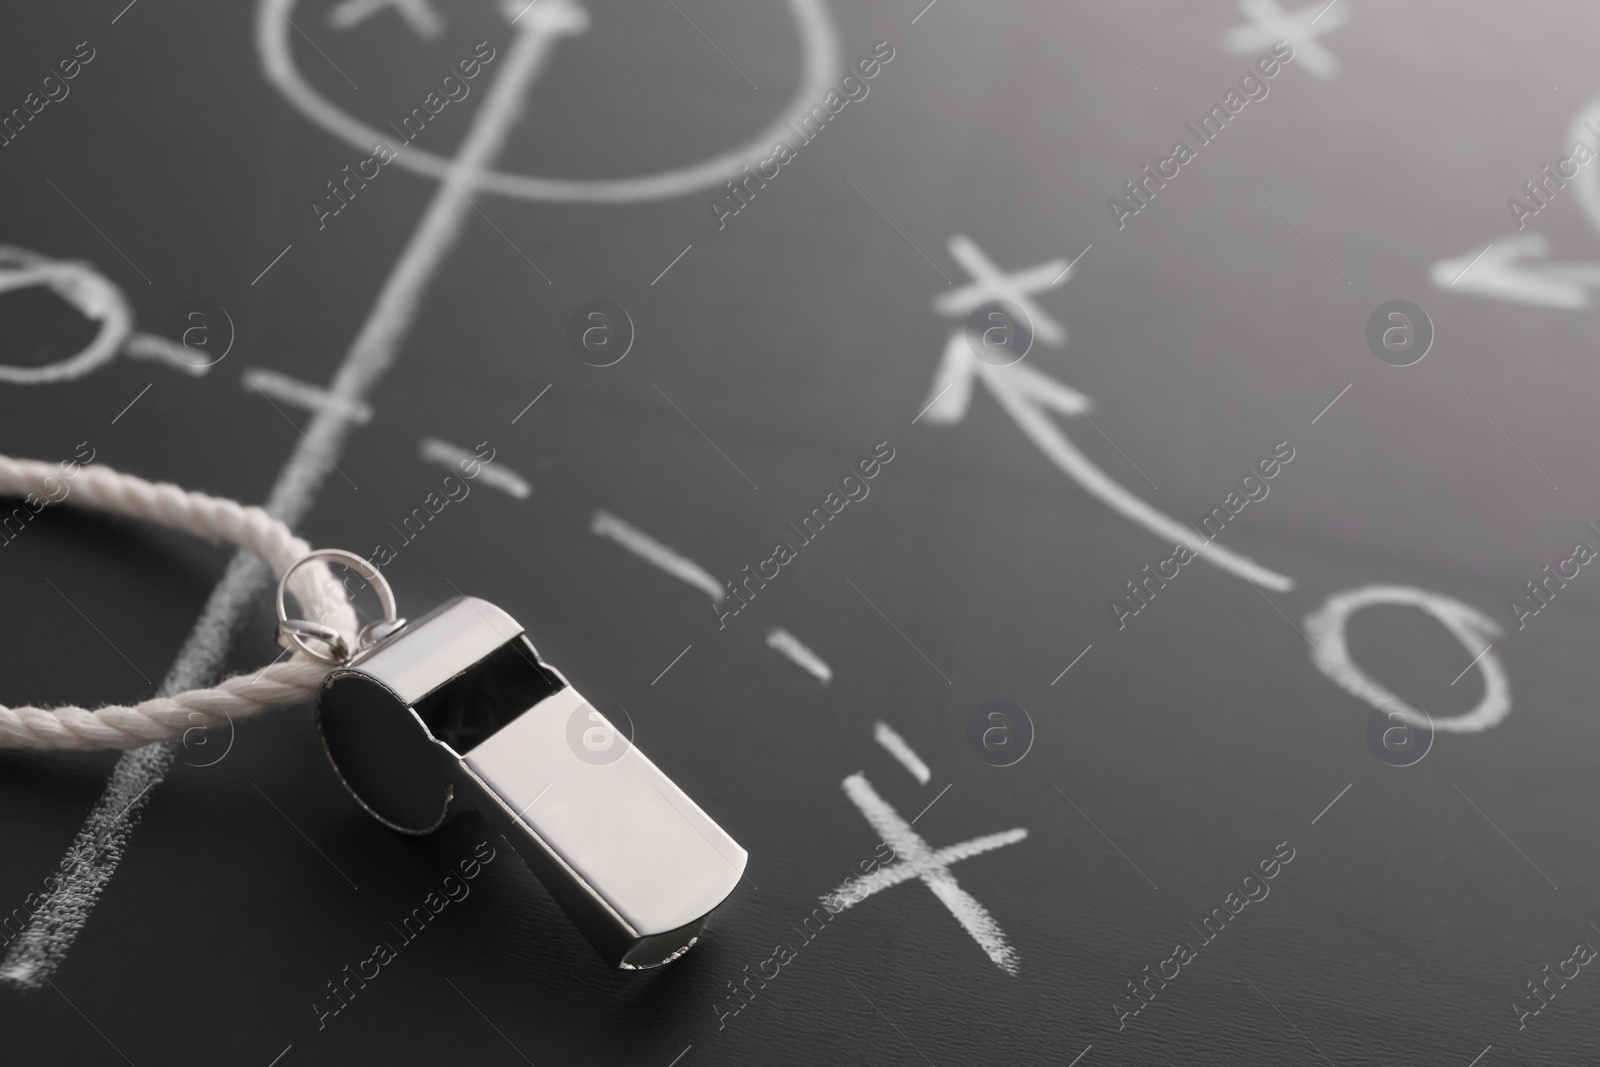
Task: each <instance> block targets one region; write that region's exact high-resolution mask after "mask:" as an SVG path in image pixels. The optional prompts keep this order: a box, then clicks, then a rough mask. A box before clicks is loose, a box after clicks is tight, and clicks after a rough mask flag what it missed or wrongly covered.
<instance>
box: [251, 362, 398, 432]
mask: <svg viewBox="0 0 1600 1067" xmlns="http://www.w3.org/2000/svg"><path fill="white" fill-rule="evenodd" d="M239 384H240V385H242V386H244V387H245V388H246V389H251V390H254V391H255V392H258V393H260V394H262V395H263V396H270V397H272V398H273V399H275V400H281V401H283V402H284V403H285V404H293V405H294V406H295V407H299V408H305V409H306V410H307V411H323V410H325V409H327V408H330V407H331V408H335V409H337V410H338V411H339V412H340V413H341V414H343V415H344V416H345V417H346V418H348V419H349V420H350V421H351V422H353V423H355V424H356V425H357V426H365V425H366V424H367V423H369V422H371V421H372V405H371V404H368V403H367V402H366V401H364V400H363V401H359V402H357V403H353V404H352V403H350V402H349V401H347V400H344V399H341V398H340V397H337V396H334V395H333V394H332V393H330V392H329V391H328V390H326V389H324V388H322V387H321V386H320V385H312V384H311V383H309V382H302V381H300V380H299V379H298V378H291V377H289V376H288V375H287V374H279V373H278V372H277V371H275V370H266V369H263V368H261V367H251V368H249V369H248V370H246V371H245V372H244V374H243V375H241V376H240V379H239Z"/></svg>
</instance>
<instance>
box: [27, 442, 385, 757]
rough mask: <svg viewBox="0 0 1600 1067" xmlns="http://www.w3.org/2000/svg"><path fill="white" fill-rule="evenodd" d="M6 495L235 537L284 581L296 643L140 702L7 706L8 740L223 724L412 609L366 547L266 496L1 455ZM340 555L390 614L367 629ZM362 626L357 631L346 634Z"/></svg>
mask: <svg viewBox="0 0 1600 1067" xmlns="http://www.w3.org/2000/svg"><path fill="white" fill-rule="evenodd" d="M0 497H23V498H24V500H25V502H26V505H27V507H28V509H29V510H30V511H33V512H35V513H37V512H39V511H42V510H44V507H45V505H46V504H51V503H66V502H69V501H70V502H71V503H74V504H78V505H81V506H84V507H92V508H98V509H100V510H101V511H108V512H111V513H113V514H117V515H125V516H127V517H129V518H134V519H142V520H144V521H146V522H153V523H156V524H158V525H161V526H167V527H170V528H172V529H174V530H181V531H183V532H184V533H189V534H193V535H195V536H196V537H203V538H207V539H208V540H213V541H228V542H231V543H233V544H235V545H238V546H239V547H240V548H242V549H244V550H246V551H247V552H250V553H252V554H253V555H255V556H257V557H259V558H260V559H261V560H262V561H263V562H265V563H266V564H267V566H268V567H270V568H271V569H272V573H273V574H274V575H275V576H276V577H277V578H278V579H279V582H278V601H277V606H278V620H279V624H278V640H279V643H280V644H282V645H283V646H284V648H285V649H286V650H287V651H288V652H290V653H291V654H290V655H289V656H288V657H287V658H284V657H280V658H279V659H278V660H276V661H274V662H272V663H270V664H268V665H267V666H266V667H263V668H262V669H261V670H259V671H254V672H249V673H245V674H236V675H234V676H232V677H230V678H225V679H223V680H222V681H220V682H218V683H217V684H216V685H214V686H211V687H208V688H205V689H191V690H189V691H187V692H183V693H174V694H172V695H170V696H157V697H153V698H151V699H150V700H146V701H144V702H142V703H139V704H134V705H122V704H110V705H106V706H105V707H100V708H95V709H93V710H90V709H88V708H79V707H72V706H65V707H55V708H38V707H31V706H30V707H21V708H8V707H4V706H0V748H39V749H98V748H124V749H126V748H139V747H141V746H143V745H148V744H152V743H154V742H158V741H176V740H179V739H180V738H183V737H184V736H185V735H186V734H188V733H189V732H190V731H193V730H197V729H207V728H210V727H214V726H222V725H224V724H226V723H231V722H233V721H235V720H237V719H243V718H249V717H250V716H253V715H259V714H261V713H262V712H263V711H266V710H268V709H269V708H273V707H277V706H279V705H282V704H294V703H298V702H300V701H304V700H309V699H310V698H311V697H312V696H313V695H314V694H315V693H316V691H317V686H318V685H319V684H321V682H322V679H323V678H324V677H326V676H327V674H328V672H330V671H331V670H333V669H334V667H336V666H338V665H340V664H342V663H345V662H348V661H349V659H350V658H351V657H352V655H353V654H354V652H353V651H352V650H354V651H360V650H362V649H364V648H366V647H368V646H370V645H371V644H373V643H374V642H376V641H377V640H378V639H379V638H380V637H382V636H383V635H384V634H385V633H388V632H392V631H393V630H394V629H396V628H397V627H398V626H400V625H403V621H402V620H399V619H396V618H395V614H394V598H393V595H392V594H391V593H390V591H389V587H388V584H387V583H386V582H384V580H383V578H382V576H381V575H380V574H379V573H378V571H377V569H376V568H375V567H373V566H372V565H371V564H370V563H368V562H367V561H366V560H364V559H362V558H361V557H360V556H356V555H354V554H352V553H348V552H340V551H337V550H333V549H323V550H319V551H315V552H313V551H312V549H311V546H310V545H309V544H307V543H306V542H305V541H303V540H301V539H300V538H299V537H296V536H295V534H294V532H293V531H292V530H290V529H289V527H288V526H286V525H284V523H282V522H281V521H279V520H278V519H275V518H273V517H272V516H271V515H269V514H267V513H266V512H265V511H263V510H262V509H261V508H258V507H254V506H250V507H247V506H245V505H243V504H239V503H237V502H235V501H232V500H225V499H222V498H220V497H214V496H207V495H205V494H204V493H194V492H190V491H188V490H186V489H180V488H179V487H178V486H176V485H169V484H167V483H164V482H160V483H158V482H147V481H145V480H144V479H143V478H136V477H134V476H133V475H131V474H122V473H120V472H118V471H114V470H110V469H108V468H106V467H105V466H99V465H97V466H79V465H78V464H76V463H66V462H63V463H60V464H55V463H44V462H41V461H39V460H30V459H12V458H11V457H9V456H0ZM329 559H333V560H337V561H338V562H340V563H343V564H345V565H346V566H348V567H350V568H351V569H352V570H355V571H357V572H358V573H360V574H361V576H362V577H363V578H365V579H366V580H367V581H369V582H371V583H372V585H373V586H374V588H375V589H376V591H377V592H378V595H379V597H380V599H381V600H382V602H383V607H384V614H385V618H384V619H382V620H380V621H379V622H377V623H373V624H370V625H368V626H367V627H365V628H363V629H361V630H360V631H359V632H356V616H355V612H354V610H353V609H352V608H351V607H350V604H349V599H348V597H347V596H346V595H345V590H344V587H343V586H342V585H341V584H340V583H339V582H338V581H336V580H335V579H334V577H333V575H332V574H331V573H330V572H329V570H328V567H327V563H326V562H325V561H326V560H329ZM286 589H287V590H289V591H292V592H293V593H294V596H295V599H296V600H298V601H299V602H300V604H301V605H302V606H311V605H316V606H319V607H320V608H321V610H320V611H319V613H318V614H319V621H317V622H309V621H304V620H291V619H288V618H286V616H285V611H284V592H285V590H286ZM346 633H354V634H355V636H354V638H353V639H347V638H346V637H345V636H344V634H346Z"/></svg>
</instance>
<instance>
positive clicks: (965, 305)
mask: <svg viewBox="0 0 1600 1067" xmlns="http://www.w3.org/2000/svg"><path fill="white" fill-rule="evenodd" d="M945 251H947V252H949V253H950V258H951V259H953V260H955V261H956V262H957V263H959V264H960V265H961V267H962V269H964V270H965V271H966V272H967V274H969V275H970V276H971V277H972V281H970V282H968V283H966V284H965V285H963V286H961V288H959V289H952V290H951V291H949V292H947V293H939V294H937V295H936V296H935V297H934V298H933V300H932V301H931V304H932V306H933V310H934V311H937V312H938V313H939V314H941V315H944V316H945V317H946V318H954V319H959V318H965V317H966V316H967V315H968V314H969V313H971V312H973V311H976V310H977V309H978V308H980V307H982V306H983V305H984V304H986V303H988V302H990V301H992V300H1009V301H1010V302H1011V303H1013V304H1016V305H1017V306H1018V307H1020V308H1021V309H1022V311H1023V314H1024V315H1025V316H1027V319H1028V321H1029V324H1030V325H1031V326H1032V327H1033V331H1034V335H1035V336H1036V337H1038V338H1039V340H1041V341H1043V342H1044V343H1045V344H1047V345H1049V346H1050V347H1052V348H1060V347H1061V346H1062V345H1063V344H1065V343H1066V340H1067V329H1066V327H1065V326H1062V325H1061V324H1060V323H1059V322H1057V321H1056V320H1055V319H1054V318H1052V317H1051V315H1050V314H1049V313H1048V312H1046V311H1045V310H1044V308H1042V307H1040V306H1039V304H1038V302H1037V301H1035V300H1034V299H1033V296H1032V294H1034V293H1043V292H1046V291H1048V290H1050V289H1054V288H1055V287H1056V286H1057V285H1059V284H1060V283H1061V281H1062V279H1064V278H1067V277H1068V276H1069V275H1070V272H1071V270H1072V264H1071V263H1067V264H1065V265H1064V266H1063V265H1062V260H1060V259H1052V260H1049V261H1048V262H1045V263H1040V264H1039V265H1038V266H1034V267H1025V268H1023V269H1021V270H1015V271H1003V270H1001V269H1000V268H999V266H997V265H996V264H995V262H994V261H993V260H991V259H990V258H989V257H988V256H987V255H985V254H984V251H983V249H981V248H979V247H978V244H977V242H976V241H974V240H973V239H972V238H970V237H968V236H966V235H965V234H959V233H958V234H953V235H952V236H951V238H950V240H948V241H946V242H945ZM1079 258H1082V257H1081V256H1080V257H1079Z"/></svg>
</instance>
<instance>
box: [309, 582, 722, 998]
mask: <svg viewBox="0 0 1600 1067" xmlns="http://www.w3.org/2000/svg"><path fill="white" fill-rule="evenodd" d="M363 562H364V561H363ZM316 715H317V730H318V733H319V734H320V735H321V737H322V743H323V746H324V748H325V749H326V750H327V753H328V759H329V760H330V761H331V762H332V763H333V768H334V770H335V771H336V772H338V775H339V778H340V780H341V781H343V782H344V785H345V788H347V789H348V790H349V791H350V793H351V795H353V796H354V797H355V798H356V800H357V802H358V803H360V805H361V806H362V807H363V808H365V809H366V810H367V811H368V812H369V813H370V814H371V815H372V816H373V817H375V818H376V819H378V821H380V822H382V823H383V824H384V825H386V826H389V827H391V828H392V829H395V830H399V831H401V832H402V833H408V834H426V833H431V832H432V831H434V830H437V829H438V828H439V827H440V826H442V825H443V824H444V823H445V822H446V821H447V820H449V819H450V818H451V817H452V816H454V815H456V814H458V813H459V812H460V811H461V810H462V809H464V808H472V809H475V810H476V811H478V812H480V813H481V814H482V815H483V816H484V817H485V818H487V819H488V820H489V822H490V823H491V824H492V825H494V827H495V828H496V829H498V830H499V831H500V832H501V833H503V834H504V835H505V837H506V839H507V840H508V841H509V842H510V843H511V845H512V847H513V848H514V849H515V850H516V852H517V853H518V855H520V856H521V857H522V859H523V861H524V862H525V863H527V865H528V866H529V867H530V868H532V870H533V872H534V873H535V874H536V875H538V877H539V880H540V881H541V882H543V883H544V885H545V887H546V888H547V889H548V890H549V891H550V895H551V896H553V897H555V899H556V901H557V903H559V904H560V905H561V907H562V909H563V910H564V911H566V913H567V915H568V916H569V917H570V918H571V919H572V921H573V922H574V923H576V924H577V926H578V929H579V930H581V931H582V932H583V935H584V936H585V937H586V938H588V939H589V943H590V944H591V945H593V946H594V948H595V950H596V951H598V952H599V953H600V956H601V957H602V958H603V959H604V960H605V961H606V963H607V964H608V965H609V966H612V967H617V968H621V969H623V970H636V969H640V968H645V967H657V966H660V965H661V964H663V963H667V962H669V961H671V960H673V959H676V958H677V957H678V956H681V955H682V954H683V953H684V952H687V951H688V950H689V948H690V947H691V946H692V945H693V944H694V943H695V941H696V940H697V939H698V938H699V936H700V933H701V931H703V930H704V929H705V926H706V922H707V920H708V919H709V918H710V916H711V912H712V910H713V909H715V908H716V906H717V905H718V904H720V903H722V901H723V900H725V899H726V898H727V897H728V895H729V894H730V893H731V892H732V891H733V888H734V886H736V885H737V884H738V882H739V878H740V876H741V875H742V874H743V873H744V867H745V863H746V861H747V859H748V853H746V852H745V850H744V849H743V848H741V847H739V845H738V843H737V842H735V841H734V840H733V838H731V837H729V836H728V834H727V833H726V832H725V831H724V830H723V829H722V828H721V827H720V826H718V825H717V824H716V823H715V822H714V821H712V819H711V817H710V816H708V815H707V814H706V813H705V812H703V811H701V810H700V808H699V806H697V805H696V804H695V802H694V801H692V800H690V799H689V797H688V796H687V795H686V794H685V793H684V792H683V790H681V789H679V788H678V787H677V786H676V785H674V784H673V783H672V780H671V779H669V778H668V777H667V776H666V775H665V774H662V773H661V771H660V770H659V769H657V767H656V765H655V764H654V763H651V762H650V760H649V759H647V758H646V757H645V755H644V753H642V752H640V751H639V750H638V749H637V748H636V747H634V746H633V745H632V744H631V743H630V742H629V741H628V739H627V738H625V737H623V736H622V735H621V734H620V733H619V732H618V731H617V730H616V729H615V727H613V726H612V724H611V723H610V722H609V721H608V720H607V719H606V718H605V716H604V715H602V714H601V713H600V712H599V711H597V710H596V709H595V708H594V707H593V706H592V705H590V704H589V703H588V701H586V700H585V699H584V698H583V696H582V695H581V694H579V693H578V691H577V690H575V689H574V688H572V686H571V685H569V684H568V683H567V680H566V679H565V678H563V677H562V676H561V674H560V673H559V672H558V671H556V670H555V669H554V668H552V667H550V666H549V665H548V664H546V663H544V662H543V661H542V660H541V659H540V658H539V653H538V651H537V650H536V649H535V648H534V647H533V643H532V642H531V641H529V640H528V638H527V636H526V635H525V634H524V633H523V631H522V627H521V626H519V625H518V624H517V622H516V620H514V619H513V618H512V617H511V616H510V615H508V614H506V613H505V612H504V611H502V610H500V609H499V608H497V607H495V606H494V605H493V604H490V603H487V602H486V601H483V600H479V599H477V598H476V597H457V598H455V599H453V600H450V601H448V602H446V603H444V604H442V605H440V606H439V607H438V608H436V609H434V610H433V611H432V612H429V613H428V614H427V615H425V616H423V617H422V618H420V619H417V620H416V621H414V622H411V623H406V624H399V627H398V629H395V630H394V631H393V632H392V633H390V634H389V635H388V636H386V637H383V638H381V639H378V640H376V641H375V643H373V644H372V645H371V647H369V648H366V649H364V650H363V651H360V652H358V653H357V654H356V655H355V656H354V657H353V658H351V659H349V661H348V662H347V663H344V664H343V665H341V666H339V667H337V668H336V669H335V670H333V672H332V673H330V674H329V675H328V676H327V678H326V679H325V680H324V681H323V683H322V687H321V689H320V690H318V692H317V699H316Z"/></svg>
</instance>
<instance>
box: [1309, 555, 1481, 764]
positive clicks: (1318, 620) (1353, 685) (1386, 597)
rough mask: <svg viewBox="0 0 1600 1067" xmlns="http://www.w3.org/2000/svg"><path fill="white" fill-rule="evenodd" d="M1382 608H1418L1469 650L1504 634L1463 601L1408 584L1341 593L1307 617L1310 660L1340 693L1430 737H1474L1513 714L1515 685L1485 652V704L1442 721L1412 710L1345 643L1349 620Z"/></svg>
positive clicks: (1330, 598) (1372, 586) (1369, 587)
mask: <svg viewBox="0 0 1600 1067" xmlns="http://www.w3.org/2000/svg"><path fill="white" fill-rule="evenodd" d="M1377 604H1394V605H1398V606H1401V607H1411V608H1417V609H1418V610H1420V611H1425V612H1427V613H1428V614H1429V615H1432V616H1433V617H1434V618H1435V619H1438V620H1439V623H1440V625H1442V626H1443V627H1444V628H1445V629H1446V630H1449V631H1450V634H1451V636H1453V637H1454V638H1455V639H1456V640H1457V641H1460V642H1461V644H1462V646H1463V647H1465V648H1466V649H1467V651H1469V652H1472V651H1473V650H1474V649H1478V648H1481V647H1482V646H1483V645H1484V644H1485V643H1486V642H1488V641H1490V640H1492V639H1493V638H1495V637H1497V636H1498V635H1499V634H1500V626H1499V624H1498V623H1496V622H1495V621H1494V620H1493V619H1491V618H1489V616H1487V615H1485V614H1484V613H1483V612H1481V611H1479V610H1478V609H1477V608H1474V607H1472V606H1471V605H1468V604H1463V603H1462V602H1461V601H1459V600H1455V599H1453V598H1451V597H1447V596H1444V595H1442V594H1440V593H1430V592H1428V591H1427V590H1425V589H1415V588H1413V587H1411V586H1408V585H1368V586H1362V587H1361V588H1359V589H1352V590H1350V591H1349V592H1345V593H1337V594H1335V595H1333V596H1331V597H1329V598H1328V600H1327V602H1326V603H1325V604H1323V605H1322V607H1321V608H1319V609H1318V610H1316V611H1314V612H1312V613H1311V614H1309V615H1307V616H1306V619H1305V626H1306V637H1307V639H1308V640H1309V641H1310V642H1311V651H1312V657H1311V661H1312V662H1313V663H1315V664H1316V666H1317V669H1318V670H1319V671H1321V672H1322V673H1323V674H1325V675H1327V676H1328V677H1329V678H1331V679H1333V681H1334V682H1336V683H1337V684H1338V685H1339V687H1340V688H1341V689H1345V690H1347V691H1348V692H1350V693H1351V694H1353V695H1355V696H1356V697H1359V698H1360V699H1362V700H1364V701H1366V702H1367V703H1368V704H1371V705H1372V706H1373V707H1374V708H1377V709H1379V710H1381V711H1385V712H1387V713H1389V715H1390V717H1391V718H1392V719H1397V720H1400V721H1403V722H1406V723H1408V724H1410V725H1411V726H1414V727H1416V728H1417V729H1419V730H1427V731H1429V732H1430V734H1431V732H1432V731H1435V730H1443V731H1446V732H1447V733H1454V734H1473V733H1478V732H1479V731H1482V730H1487V729H1489V728H1490V727H1491V726H1497V725H1499V723H1500V721H1501V720H1502V719H1504V718H1505V717H1506V714H1507V713H1508V712H1510V710H1511V681H1510V679H1509V678H1508V677H1507V676H1506V670H1505V667H1504V665H1503V664H1501V662H1500V657H1499V656H1498V655H1496V654H1495V653H1493V652H1485V653H1484V655H1483V657H1482V658H1481V659H1479V660H1478V669H1479V670H1480V671H1482V672H1483V699H1482V700H1480V701H1478V705H1477V706H1476V707H1475V708H1473V709H1472V710H1471V711H1468V712H1464V713H1463V714H1460V715H1456V716H1453V717H1450V718H1439V717H1437V716H1432V715H1429V714H1428V713H1427V712H1424V711H1421V710H1420V709H1418V708H1415V707H1412V706H1411V705H1410V704H1408V703H1406V702H1405V701H1404V700H1402V699H1401V698H1400V697H1398V696H1396V695H1395V694H1394V693H1392V692H1390V691H1389V690H1388V689H1386V688H1385V687H1384V686H1382V685H1380V684H1379V683H1377V682H1376V681H1374V680H1373V679H1372V678H1370V677H1369V676H1368V675H1367V673H1366V672H1365V671H1363V670H1362V669H1361V668H1360V667H1358V666H1356V663H1355V661H1354V660H1353V659H1351V658H1350V646H1349V643H1348V642H1347V641H1346V640H1345V629H1346V627H1347V625H1348V623H1349V619H1350V616H1351V615H1353V614H1355V613H1356V612H1357V611H1360V610H1361V609H1362V608H1370V607H1373V606H1374V605H1377Z"/></svg>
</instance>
